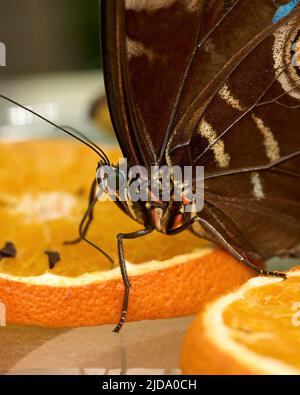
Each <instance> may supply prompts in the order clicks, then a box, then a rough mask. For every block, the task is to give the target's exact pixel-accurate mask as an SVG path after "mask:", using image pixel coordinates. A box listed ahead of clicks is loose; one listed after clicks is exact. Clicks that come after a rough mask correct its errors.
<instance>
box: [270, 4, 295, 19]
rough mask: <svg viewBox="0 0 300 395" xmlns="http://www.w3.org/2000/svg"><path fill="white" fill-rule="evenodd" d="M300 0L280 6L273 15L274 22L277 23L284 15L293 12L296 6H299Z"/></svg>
mask: <svg viewBox="0 0 300 395" xmlns="http://www.w3.org/2000/svg"><path fill="white" fill-rule="evenodd" d="M299 2H300V0H292V1H290V2H289V3H288V4H285V5H282V6H280V7H279V8H278V10H277V11H276V13H275V15H274V17H273V20H272V22H273V23H277V22H279V21H280V20H281V19H283V18H284V17H286V16H288V14H289V13H290V12H292V11H293V9H294V8H295V7H297V5H298V4H299Z"/></svg>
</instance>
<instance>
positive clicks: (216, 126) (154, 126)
mask: <svg viewBox="0 0 300 395" xmlns="http://www.w3.org/2000/svg"><path fill="white" fill-rule="evenodd" d="M298 3H299V1H298V0H293V1H272V0H252V1H251V2H249V1H248V0H235V1H228V0H225V1H224V0H210V1H208V0H102V2H101V7H102V10H101V11H102V47H103V63H104V77H105V85H106V93H107V99H108V104H109V109H110V114H111V119H112V123H113V126H114V130H115V132H116V135H117V138H118V141H119V144H120V147H121V150H122V153H123V156H124V157H125V158H127V160H128V164H129V166H143V167H144V168H146V170H148V171H149V172H150V171H151V169H152V168H153V166H166V167H167V168H170V169H171V168H173V167H174V166H178V167H179V168H184V167H186V166H190V167H192V168H197V167H199V166H202V167H204V176H203V178H204V205H203V209H202V210H198V211H197V210H194V211H193V210H186V206H187V205H189V207H192V208H193V205H192V206H191V203H192V202H190V201H188V202H187V201H186V199H185V196H184V195H182V199H181V201H177V200H176V201H175V199H173V189H172V188H174V185H173V186H171V187H170V188H171V192H172V193H171V199H170V201H169V202H162V201H161V199H160V198H158V199H157V198H155V197H154V198H153V196H152V195H149V196H150V197H149V199H148V200H147V201H142V200H140V201H132V200H131V199H130V196H129V197H128V196H127V198H126V199H120V193H119V192H120V191H116V194H115V197H116V199H115V201H116V204H117V205H118V206H119V208H120V209H121V210H123V212H124V213H125V214H127V215H129V216H130V217H131V218H133V219H134V220H136V221H137V222H138V223H140V224H141V230H139V231H136V232H133V233H129V234H124V233H119V234H118V235H117V243H118V253H119V263H120V268H121V274H122V277H123V282H124V286H125V292H124V299H123V308H122V312H121V317H120V321H119V323H118V325H117V326H116V327H115V329H114V331H115V332H119V330H120V329H121V328H122V326H123V325H124V323H125V320H126V313H127V308H128V301H129V292H130V280H129V278H128V275H127V271H126V261H125V252H124V245H123V244H124V240H125V239H135V238H140V237H143V236H145V235H147V234H149V233H151V232H153V231H155V230H157V231H159V232H162V233H164V234H166V235H174V234H178V233H180V232H183V231H185V230H190V231H192V232H193V233H195V234H196V235H198V236H200V237H202V238H206V239H208V240H211V241H213V242H215V243H216V244H218V245H219V246H221V247H223V248H224V249H225V250H227V251H228V252H229V253H230V254H232V255H233V256H234V257H235V258H237V260H239V261H240V262H241V263H243V264H245V265H247V266H248V267H250V268H252V269H253V270H255V271H256V272H257V273H259V274H264V275H273V276H278V277H282V278H285V274H284V273H280V272H267V271H265V270H262V269H261V268H258V267H257V266H255V264H254V263H253V261H255V260H265V259H267V258H270V257H273V256H291V255H293V256H299V255H300V184H299V177H300V170H299V169H300V155H299V154H300V133H299V131H298V129H299V124H300V103H299V99H300V83H299V78H300V28H299V26H300V23H299V22H300V6H299V4H298ZM2 97H3V96H2ZM64 131H65V132H66V130H64ZM73 132H74V133H73V134H76V133H75V131H73ZM69 133H70V132H69ZM76 138H77V139H79V140H81V141H83V142H84V143H85V144H88V145H89V146H90V148H92V149H93V150H95V151H96V152H97V153H98V154H99V156H100V160H99V163H98V170H99V169H100V170H101V169H103V168H105V167H107V166H110V167H111V168H112V169H113V171H114V172H115V173H116V174H117V175H118V177H120V176H122V173H121V170H120V168H119V167H118V166H114V165H112V164H111V163H110V161H109V158H107V156H106V155H105V153H104V152H103V151H102V150H101V149H100V148H98V147H96V146H95V145H94V144H93V143H92V142H91V141H90V140H87V139H85V138H84V136H82V135H81V134H79V133H78V132H77V136H76ZM97 174H100V176H97V178H96V179H95V180H94V181H93V183H92V187H91V192H90V197H89V205H88V209H87V211H86V213H85V215H84V217H83V218H82V221H81V223H80V226H79V238H78V239H76V240H74V241H72V243H73V242H79V241H81V240H85V241H87V242H88V243H90V244H91V245H93V246H94V247H95V248H97V249H98V250H99V251H100V252H102V253H104V254H105V252H104V251H103V250H101V249H100V248H99V247H98V246H96V245H94V244H93V243H91V242H90V241H89V240H88V239H87V232H88V229H89V226H90V224H91V222H92V220H93V209H94V206H95V204H96V203H97V201H98V196H97V186H101V185H103V184H105V179H104V178H103V176H102V175H101V173H97ZM193 181H194V182H196V180H195V179H194V180H193ZM127 182H128V185H127V186H128V187H130V185H131V184H130V183H132V179H129V181H127ZM193 187H194V185H193ZM108 258H109V257H108Z"/></svg>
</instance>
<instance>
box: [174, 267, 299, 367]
mask: <svg viewBox="0 0 300 395" xmlns="http://www.w3.org/2000/svg"><path fill="white" fill-rule="evenodd" d="M299 290H300V271H299V270H297V271H292V272H289V273H288V279H287V280H285V281H284V280H280V279H274V278H267V277H257V278H255V279H251V280H249V281H248V282H247V283H246V284H245V285H244V286H242V287H241V288H240V289H239V290H238V291H236V292H234V293H230V294H229V295H227V296H223V297H221V298H220V299H218V300H217V301H215V302H213V303H212V304H210V305H209V306H207V307H206V308H205V309H204V311H202V312H201V313H200V314H199V315H198V317H197V319H196V320H195V321H194V323H193V324H192V326H191V328H190V329H189V331H188V334H187V336H186V339H185V342H184V346H183V351H182V356H181V366H182V370H183V372H184V373H186V374H300V356H299V355H300V293H299Z"/></svg>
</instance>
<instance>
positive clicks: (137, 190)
mask: <svg viewBox="0 0 300 395" xmlns="http://www.w3.org/2000/svg"><path fill="white" fill-rule="evenodd" d="M110 168H111V174H112V175H114V174H115V175H116V178H115V180H113V178H112V179H110V180H109V178H108V177H107V175H104V174H103V173H102V174H101V171H99V169H98V172H97V182H98V185H99V188H100V190H101V191H105V192H106V193H107V194H108V196H109V197H110V198H111V199H112V200H113V201H114V202H115V203H116V204H117V206H118V207H119V208H120V209H121V210H122V211H123V212H125V213H126V214H127V215H129V216H130V217H131V218H132V219H134V220H135V221H137V222H139V223H141V224H143V225H144V226H145V227H151V228H152V229H155V230H157V231H159V232H162V233H168V232H169V231H170V230H173V229H176V228H178V227H180V226H182V225H183V224H185V223H187V222H188V221H189V220H190V218H191V215H192V214H191V212H188V211H187V210H186V207H187V206H188V205H189V204H190V202H189V200H188V199H187V197H186V196H185V195H184V193H181V192H179V198H178V192H177V195H176V196H177V198H176V197H175V185H174V182H173V179H172V176H171V177H169V180H168V181H169V182H165V183H164V182H163V179H162V177H160V176H158V178H157V179H156V181H157V183H155V182H153V179H152V181H150V179H151V177H146V176H145V175H144V176H143V175H142V176H141V175H139V177H135V176H134V177H132V176H131V175H130V173H128V174H126V175H125V174H124V172H122V170H121V169H120V168H119V167H118V166H111V167H110ZM100 170H101V169H100ZM178 189H179V191H180V186H178V185H177V191H178Z"/></svg>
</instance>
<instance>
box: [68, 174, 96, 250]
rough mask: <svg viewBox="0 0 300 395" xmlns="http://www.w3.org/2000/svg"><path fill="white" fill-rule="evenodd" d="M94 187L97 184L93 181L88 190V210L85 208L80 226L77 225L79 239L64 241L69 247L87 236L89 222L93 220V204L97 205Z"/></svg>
mask: <svg viewBox="0 0 300 395" xmlns="http://www.w3.org/2000/svg"><path fill="white" fill-rule="evenodd" d="M96 185H97V182H96V180H94V181H93V183H92V186H91V189H90V193H89V204H88V208H87V210H86V212H85V213H84V215H83V217H82V220H81V221H80V224H79V237H78V238H77V239H75V240H69V241H65V242H64V244H67V245H70V244H77V243H80V242H81V241H82V240H84V238H85V236H86V235H87V232H88V230H89V227H90V225H91V222H92V221H93V219H94V207H95V204H96V203H97V198H96V196H95V194H96Z"/></svg>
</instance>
